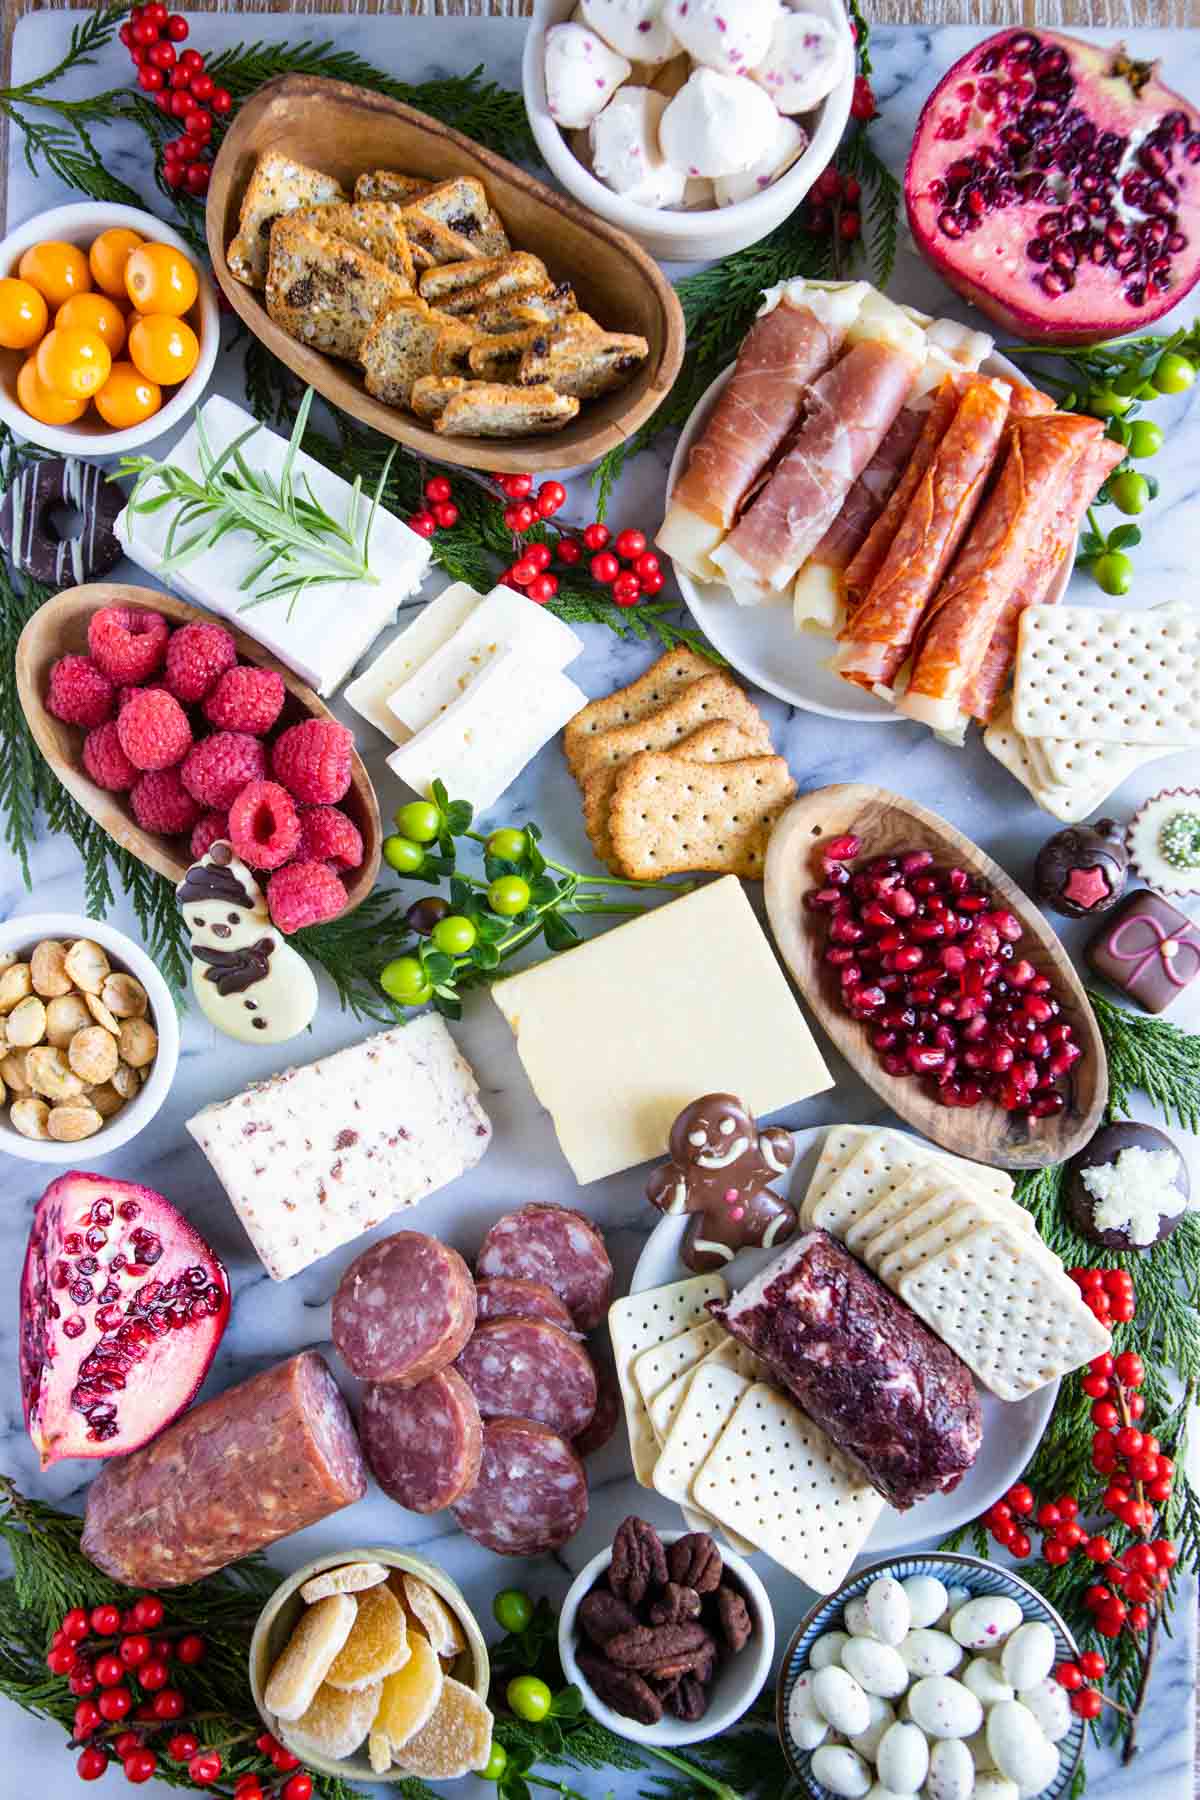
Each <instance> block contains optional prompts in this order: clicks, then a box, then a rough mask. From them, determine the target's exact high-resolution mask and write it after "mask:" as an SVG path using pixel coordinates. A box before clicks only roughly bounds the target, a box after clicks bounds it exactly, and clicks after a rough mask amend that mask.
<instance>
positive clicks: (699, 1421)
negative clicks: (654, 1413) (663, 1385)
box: [654, 1364, 750, 1506]
mask: <svg viewBox="0 0 1200 1800" xmlns="http://www.w3.org/2000/svg"><path fill="white" fill-rule="evenodd" d="M749 1387H750V1383H749V1382H748V1381H746V1380H744V1379H743V1377H742V1376H740V1375H738V1374H736V1373H735V1372H734V1370H732V1369H723V1368H721V1367H719V1366H714V1365H711V1364H710V1365H708V1366H707V1367H705V1368H703V1369H697V1370H696V1371H695V1372H694V1374H693V1376H692V1380H691V1384H690V1386H689V1387H688V1391H687V1393H686V1395H685V1396H684V1401H683V1405H682V1406H681V1407H680V1408H679V1411H678V1412H677V1413H676V1415H675V1419H674V1421H673V1423H672V1425H671V1430H670V1432H669V1434H668V1437H667V1441H666V1443H665V1444H664V1445H663V1447H662V1455H661V1456H660V1457H659V1459H658V1462H657V1463H656V1464H655V1467H654V1486H655V1487H656V1489H657V1490H658V1492H659V1493H660V1494H661V1495H662V1496H663V1498H664V1499H666V1500H674V1501H675V1503H676V1505H678V1506H683V1505H686V1503H687V1502H688V1501H689V1500H691V1498H692V1481H693V1479H694V1477H695V1475H696V1471H697V1470H698V1469H699V1467H700V1465H701V1463H703V1461H704V1460H705V1458H706V1457H707V1456H708V1454H709V1452H710V1451H711V1450H712V1448H713V1446H714V1445H715V1444H716V1442H717V1439H718V1438H719V1437H720V1435H721V1433H722V1431H724V1429H725V1426H726V1425H727V1424H728V1422H729V1420H730V1419H731V1418H732V1417H733V1414H734V1410H735V1408H736V1407H737V1403H738V1401H739V1400H740V1399H741V1397H742V1395H743V1394H744V1393H746V1391H747V1390H748V1388H749Z"/></svg>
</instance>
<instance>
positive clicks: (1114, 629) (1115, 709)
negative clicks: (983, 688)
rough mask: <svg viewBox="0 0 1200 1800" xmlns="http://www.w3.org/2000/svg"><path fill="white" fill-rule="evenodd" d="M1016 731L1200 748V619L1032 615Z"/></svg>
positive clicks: (1019, 673)
mask: <svg viewBox="0 0 1200 1800" xmlns="http://www.w3.org/2000/svg"><path fill="white" fill-rule="evenodd" d="M1013 723H1014V725H1015V726H1016V728H1017V730H1018V731H1019V732H1021V733H1022V735H1023V736H1025V737H1047V738H1072V739H1077V738H1092V739H1095V738H1100V739H1103V740H1104V741H1106V742H1110V743H1119V744H1157V745H1159V746H1190V745H1198V744H1200V613H1198V612H1196V611H1195V610H1189V611H1185V612H1176V611H1175V610H1174V609H1157V610H1153V609H1152V610H1151V611H1149V612H1132V611H1129V610H1125V609H1117V608H1113V609H1111V610H1109V609H1101V610H1092V609H1091V608H1084V607H1076V606H1062V607H1060V606H1028V607H1026V609H1025V611H1024V612H1023V613H1022V614H1021V622H1020V627H1019V635H1018V641H1017V659H1016V672H1015V679H1014V685H1013Z"/></svg>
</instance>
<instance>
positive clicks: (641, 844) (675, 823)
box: [608, 695, 796, 881]
mask: <svg viewBox="0 0 1200 1800" xmlns="http://www.w3.org/2000/svg"><path fill="white" fill-rule="evenodd" d="M684 699H685V700H686V699H687V696H686V695H685V696H684ZM682 704H683V701H681V702H680V705H682ZM795 793H796V783H795V782H794V781H793V779H792V776H791V772H790V771H789V769H788V765H787V761H786V759H785V758H784V757H782V756H748V757H739V758H738V759H737V760H736V761H733V762H721V763H697V762H692V761H689V760H688V759H687V758H686V757H680V756H678V755H677V754H676V753H675V752H674V751H672V750H647V751H643V752H641V753H640V754H638V755H636V756H631V757H630V758H629V759H628V761H627V762H625V763H623V764H622V766H621V767H620V769H618V771H617V778H616V781H615V782H614V784H613V793H612V801H611V804H610V806H609V810H608V834H609V838H610V840H611V842H612V847H613V853H614V856H615V859H616V863H617V866H618V868H619V869H620V871H621V874H622V875H625V876H628V877H631V878H632V879H633V880H635V881H651V880H654V879H655V878H657V877H658V876H662V875H680V874H686V873H691V872H695V871H697V870H701V871H707V872H709V873H712V874H720V875H740V876H741V878H742V880H743V881H761V879H762V874H763V870H764V868H765V866H766V861H767V843H768V840H769V838H770V836H771V831H772V828H773V827H774V825H775V822H776V820H777V819H778V818H779V816H780V814H781V813H782V812H783V810H784V808H785V807H786V806H787V805H788V804H789V802H790V801H791V800H792V799H793V798H794V797H795Z"/></svg>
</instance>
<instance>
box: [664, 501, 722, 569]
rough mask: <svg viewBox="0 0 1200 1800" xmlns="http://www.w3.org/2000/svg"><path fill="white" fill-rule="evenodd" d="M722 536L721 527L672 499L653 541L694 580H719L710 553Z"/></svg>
mask: <svg viewBox="0 0 1200 1800" xmlns="http://www.w3.org/2000/svg"><path fill="white" fill-rule="evenodd" d="M724 536H725V527H724V526H722V525H714V524H713V523H712V521H711V520H710V519H701V518H698V517H697V515H696V514H695V513H694V512H690V511H689V510H688V508H687V507H686V506H685V505H684V504H683V502H682V501H681V500H679V501H677V500H672V502H671V504H670V505H669V506H668V508H667V516H666V518H665V519H664V520H663V522H662V524H661V525H660V526H659V528H658V536H657V537H656V538H655V540H654V542H655V543H656V544H657V546H658V548H659V549H660V550H663V551H665V552H666V554H667V555H668V556H669V557H671V559H672V560H673V561H674V562H677V563H679V565H680V566H681V567H682V568H684V569H686V570H687V571H688V574H689V575H694V576H695V577H696V580H697V581H719V580H720V579H721V571H720V570H719V569H718V568H717V566H716V564H715V563H714V562H713V560H712V556H711V553H712V551H714V550H715V549H716V547H717V545H718V544H719V543H720V542H721V539H722V538H723V537H724Z"/></svg>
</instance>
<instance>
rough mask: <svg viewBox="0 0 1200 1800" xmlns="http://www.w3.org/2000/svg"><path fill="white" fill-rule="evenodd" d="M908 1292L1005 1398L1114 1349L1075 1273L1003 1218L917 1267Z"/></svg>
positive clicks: (903, 1284) (903, 1294)
mask: <svg viewBox="0 0 1200 1800" xmlns="http://www.w3.org/2000/svg"><path fill="white" fill-rule="evenodd" d="M898 1291H899V1294H900V1298H901V1299H902V1300H903V1301H904V1302H905V1304H906V1305H908V1306H911V1308H912V1310H913V1311H914V1312H915V1313H916V1314H917V1317H918V1318H920V1319H924V1321H925V1323H926V1324H927V1325H928V1326H929V1328H930V1330H931V1331H932V1332H934V1333H935V1335H936V1336H938V1337H940V1338H941V1339H942V1341H943V1343H945V1344H948V1345H949V1347H950V1349H951V1350H953V1351H955V1353H956V1354H957V1355H958V1356H961V1358H962V1360H963V1361H964V1362H965V1363H966V1365H967V1367H968V1368H969V1369H970V1370H971V1371H972V1372H973V1373H974V1374H975V1375H977V1376H978V1378H979V1380H980V1381H981V1382H982V1383H983V1385H984V1386H985V1387H986V1388H988V1389H989V1390H990V1392H991V1393H993V1394H996V1395H998V1397H999V1398H1000V1399H1001V1400H1023V1399H1024V1398H1025V1396H1026V1395H1027V1394H1032V1393H1034V1392H1036V1390H1037V1389H1038V1388H1040V1387H1044V1386H1045V1385H1046V1383H1047V1382H1049V1381H1054V1380H1056V1379H1057V1378H1058V1376H1060V1375H1068V1374H1070V1373H1071V1371H1072V1370H1073V1369H1079V1368H1082V1366H1083V1364H1084V1363H1087V1362H1091V1360H1092V1358H1093V1357H1096V1356H1100V1355H1101V1354H1103V1352H1105V1351H1106V1350H1108V1348H1109V1346H1110V1345H1111V1342H1112V1339H1111V1337H1110V1335H1109V1333H1108V1332H1107V1331H1106V1330H1105V1328H1104V1326H1103V1325H1101V1324H1100V1322H1099V1320H1098V1319H1097V1318H1096V1317H1095V1315H1094V1314H1093V1313H1092V1312H1091V1310H1090V1309H1089V1308H1088V1306H1087V1305H1086V1304H1085V1303H1084V1301H1083V1300H1082V1298H1081V1297H1080V1294H1079V1290H1078V1288H1077V1287H1076V1286H1075V1284H1074V1282H1073V1281H1071V1279H1070V1277H1069V1276H1067V1275H1066V1274H1063V1273H1061V1272H1059V1271H1056V1270H1051V1269H1049V1268H1047V1267H1046V1266H1045V1265H1044V1264H1043V1263H1041V1262H1040V1261H1039V1260H1038V1259H1037V1258H1036V1256H1034V1255H1033V1254H1032V1253H1031V1249H1030V1245H1029V1244H1028V1242H1027V1241H1026V1240H1025V1238H1023V1237H1022V1236H1020V1235H1019V1234H1018V1233H1017V1232H1015V1231H1009V1230H1008V1229H1006V1227H1005V1226H1003V1225H983V1226H980V1227H979V1229H978V1230H976V1231H972V1232H970V1233H969V1234H968V1235H967V1237H965V1238H963V1239H962V1240H961V1241H960V1242H958V1243H956V1244H951V1245H949V1246H948V1247H947V1248H946V1249H945V1250H943V1251H942V1252H941V1254H940V1255H939V1256H936V1257H934V1258H932V1259H931V1260H930V1261H929V1262H926V1263H923V1264H922V1265H921V1267H920V1268H919V1269H913V1270H910V1272H909V1273H908V1274H907V1275H905V1276H904V1277H903V1278H902V1279H901V1281H900V1283H899V1290H898Z"/></svg>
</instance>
